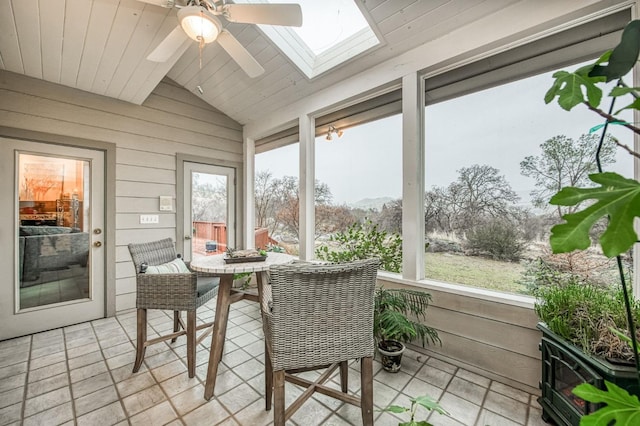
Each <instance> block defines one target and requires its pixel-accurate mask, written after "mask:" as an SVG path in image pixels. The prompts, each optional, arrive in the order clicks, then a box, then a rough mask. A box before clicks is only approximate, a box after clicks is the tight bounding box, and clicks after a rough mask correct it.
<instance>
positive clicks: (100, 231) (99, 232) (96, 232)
mask: <svg viewBox="0 0 640 426" xmlns="http://www.w3.org/2000/svg"><path fill="white" fill-rule="evenodd" d="M93 233H94V234H96V235H100V234H102V229H100V228H96V229H94V230H93Z"/></svg>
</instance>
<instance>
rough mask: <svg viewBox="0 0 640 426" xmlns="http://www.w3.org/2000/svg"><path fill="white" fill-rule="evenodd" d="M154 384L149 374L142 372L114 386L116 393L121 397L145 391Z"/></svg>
mask: <svg viewBox="0 0 640 426" xmlns="http://www.w3.org/2000/svg"><path fill="white" fill-rule="evenodd" d="M155 384H156V381H155V380H154V379H153V376H151V373H149V372H144V373H142V374H136V375H134V376H132V377H130V378H128V379H126V380H123V381H122V382H120V383H118V384H116V387H117V388H118V392H119V393H120V395H121V396H122V397H126V396H129V395H133V394H134V393H137V392H140V391H141V390H144V389H147V388H149V387H151V386H153V385H155Z"/></svg>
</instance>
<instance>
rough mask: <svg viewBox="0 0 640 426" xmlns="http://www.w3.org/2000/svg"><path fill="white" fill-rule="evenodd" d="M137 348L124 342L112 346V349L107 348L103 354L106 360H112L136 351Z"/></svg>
mask: <svg viewBox="0 0 640 426" xmlns="http://www.w3.org/2000/svg"><path fill="white" fill-rule="evenodd" d="M135 349H136V347H135V346H134V345H133V344H131V342H128V341H127V342H124V343H121V344H119V345H115V346H112V347H110V348H106V349H105V350H103V351H102V352H103V353H104V357H105V358H106V359H109V358H112V357H114V356H116V355H121V354H123V353H126V352H132V351H135Z"/></svg>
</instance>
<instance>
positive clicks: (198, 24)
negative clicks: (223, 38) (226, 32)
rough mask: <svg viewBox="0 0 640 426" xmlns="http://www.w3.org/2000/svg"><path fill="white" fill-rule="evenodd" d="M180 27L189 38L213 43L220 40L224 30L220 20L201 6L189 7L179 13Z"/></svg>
mask: <svg viewBox="0 0 640 426" xmlns="http://www.w3.org/2000/svg"><path fill="white" fill-rule="evenodd" d="M178 20H179V21H180V26H181V27H182V29H183V30H184V32H185V33H186V34H187V35H188V36H189V38H191V39H193V40H195V41H198V42H199V41H200V39H202V40H203V41H204V42H205V43H211V42H213V41H215V40H216V38H218V34H220V31H221V29H222V27H221V25H220V22H219V21H218V19H217V18H216V17H215V16H213V14H211V13H210V12H209V11H208V10H207V9H205V8H204V7H200V6H188V7H184V8H182V9H180V10H179V11H178Z"/></svg>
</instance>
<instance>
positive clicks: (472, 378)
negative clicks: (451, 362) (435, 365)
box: [456, 368, 491, 388]
mask: <svg viewBox="0 0 640 426" xmlns="http://www.w3.org/2000/svg"><path fill="white" fill-rule="evenodd" d="M456 377H460V378H461V379H464V380H467V381H469V382H471V383H475V384H477V385H480V386H482V387H485V388H488V387H489V385H490V384H491V380H489V379H487V378H486V377H483V376H481V375H479V374H476V373H472V372H471V371H469V370H465V369H462V368H461V369H459V370H458V371H457V372H456Z"/></svg>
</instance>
